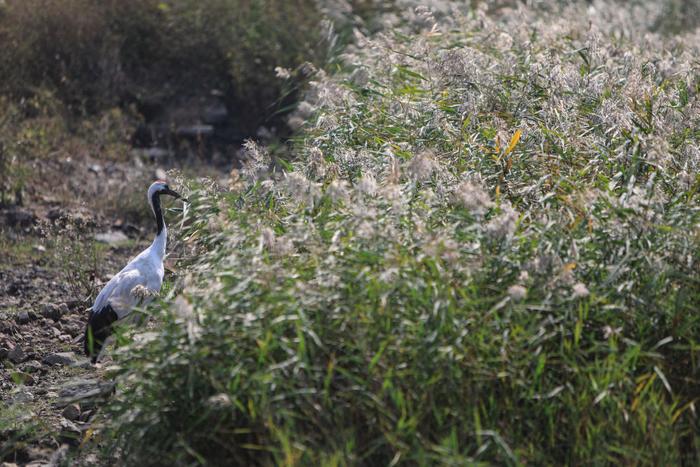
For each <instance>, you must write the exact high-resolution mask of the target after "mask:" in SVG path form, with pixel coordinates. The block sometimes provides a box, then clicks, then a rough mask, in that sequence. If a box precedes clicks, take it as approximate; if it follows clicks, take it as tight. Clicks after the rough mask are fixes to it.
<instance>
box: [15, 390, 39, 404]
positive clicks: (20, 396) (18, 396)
mask: <svg viewBox="0 0 700 467" xmlns="http://www.w3.org/2000/svg"><path fill="white" fill-rule="evenodd" d="M12 402H14V403H16V404H26V403H27V402H34V394H32V393H31V392H29V391H18V392H16V393H15V394H14V395H13V396H12Z"/></svg>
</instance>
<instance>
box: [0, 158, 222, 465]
mask: <svg viewBox="0 0 700 467" xmlns="http://www.w3.org/2000/svg"><path fill="white" fill-rule="evenodd" d="M134 157H135V158H138V160H132V161H124V162H120V163H117V162H114V163H109V164H106V165H105V164H101V163H100V162H99V161H96V160H90V159H89V158H83V159H81V160H80V161H78V160H73V161H61V163H60V164H57V165H56V167H53V168H49V169H46V168H44V170H46V176H47V177H53V178H51V180H56V181H57V185H60V189H56V190H52V189H50V188H49V189H46V188H42V189H40V190H34V192H33V193H32V194H31V195H30V196H26V197H25V199H24V201H23V203H22V204H23V205H22V206H11V207H3V208H0V410H1V411H2V413H1V414H0V464H1V465H8V464H9V465H12V464H17V465H47V464H48V465H61V464H70V465H76V464H84V465H94V464H95V462H97V456H96V454H95V449H97V447H96V446H95V445H94V444H95V443H87V442H86V441H87V440H88V439H89V438H90V437H91V435H92V430H91V426H92V423H93V421H94V419H95V415H96V414H97V413H98V412H99V410H100V405H101V404H102V403H103V401H104V400H105V399H106V398H108V397H110V394H111V391H112V385H111V382H110V381H109V378H107V377H106V376H105V375H104V369H105V367H106V366H108V365H109V361H110V359H109V356H106V357H105V358H104V359H103V361H102V362H101V363H98V364H97V365H92V364H90V363H89V361H88V360H87V359H86V358H85V356H84V355H83V353H82V346H83V344H82V336H83V332H84V326H85V322H86V320H87V314H88V308H89V307H90V305H91V303H92V300H93V299H94V297H95V296H96V294H97V293H98V292H99V290H100V288H101V286H102V285H103V284H104V283H106V282H107V281H108V280H109V278H110V277H111V276H112V275H113V274H114V273H116V272H118V271H119V270H120V269H121V268H122V267H123V266H124V265H125V264H126V263H127V262H128V261H129V259H130V258H132V257H133V256H135V255H136V254H138V252H139V251H141V250H142V249H143V248H145V247H146V246H148V244H149V243H150V241H151V239H152V234H153V230H154V227H153V225H152V222H153V221H152V219H151V218H150V211H149V209H148V207H147V204H146V199H145V192H146V190H147V188H148V183H149V182H150V180H152V179H154V178H156V177H162V176H163V172H164V170H165V169H168V168H169V167H168V166H163V165H156V164H154V163H152V161H151V162H149V161H148V160H142V159H143V158H142V157H141V156H138V155H136V156H134ZM186 170H189V171H190V172H194V173H202V172H206V173H207V174H208V175H210V176H212V175H213V176H216V175H217V174H218V175H220V176H221V177H223V176H225V174H226V172H227V167H226V165H225V164H220V165H219V167H218V168H216V167H214V168H212V166H211V165H208V166H207V167H206V169H204V170H202V169H201V168H192V167H189V168H188V169H186ZM48 186H50V184H48ZM120 206H125V207H124V209H121V210H120ZM166 208H167V205H166ZM176 215H177V213H175V212H170V213H167V212H166V222H168V221H170V222H173V221H174V219H175V218H176ZM169 240H170V242H169V243H170V244H169V248H168V249H169V251H170V250H171V246H172V245H173V242H177V239H173V238H172V234H171V238H170V239H169ZM173 269H174V260H173V259H170V260H166V277H165V281H168V280H172V276H173ZM169 276H170V277H169ZM3 462H5V463H8V464H2V463H3Z"/></svg>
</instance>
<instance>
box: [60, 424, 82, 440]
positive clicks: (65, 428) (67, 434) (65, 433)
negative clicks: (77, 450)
mask: <svg viewBox="0 0 700 467" xmlns="http://www.w3.org/2000/svg"><path fill="white" fill-rule="evenodd" d="M59 426H60V428H61V432H60V434H59V435H58V437H59V440H60V441H61V442H64V443H68V444H70V445H73V446H77V445H78V444H79V443H80V439H81V438H82V434H83V432H82V430H81V429H80V427H79V426H78V425H76V424H75V423H73V422H71V421H70V420H66V419H65V418H64V419H61V421H60V423H59Z"/></svg>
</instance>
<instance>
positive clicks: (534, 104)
mask: <svg viewBox="0 0 700 467" xmlns="http://www.w3.org/2000/svg"><path fill="white" fill-rule="evenodd" d="M586 11H587V10H585V9H582V8H581V7H571V9H569V10H566V11H565V12H564V13H563V14H562V16H561V17H552V16H547V15H545V14H541V13H540V12H539V11H530V10H527V9H524V10H523V11H521V12H519V14H518V15H516V16H508V15H505V16H504V17H503V18H500V19H499V20H498V21H496V20H494V19H492V18H489V17H487V16H484V15H481V14H474V15H472V16H468V17H463V18H456V19H453V20H444V21H445V22H443V23H438V24H436V23H435V22H434V21H435V19H434V18H433V17H431V16H430V15H428V14H423V15H422V16H421V17H419V18H412V17H410V16H409V17H407V18H405V20H406V22H407V26H406V28H405V29H400V30H397V31H396V32H395V34H384V35H381V36H378V37H376V38H374V39H369V40H367V41H366V42H365V43H363V44H361V45H362V47H359V46H358V47H356V48H355V49H354V52H348V54H347V56H346V57H345V59H346V61H347V63H348V64H350V65H348V68H349V70H348V73H347V74H341V75H340V76H338V77H328V76H325V75H324V74H323V73H321V74H319V75H318V76H317V79H316V80H315V85H314V86H313V87H312V89H311V90H310V92H309V94H308V96H307V97H306V100H305V105H304V106H301V105H300V109H299V110H301V108H302V107H303V108H305V109H306V111H305V112H306V113H307V114H310V115H307V117H306V120H305V122H304V123H303V125H304V126H303V128H304V130H303V132H302V133H301V135H300V137H299V138H298V140H297V141H296V144H295V147H294V151H295V154H296V155H297V158H296V160H295V161H294V162H293V163H280V164H279V165H283V166H284V167H285V173H279V172H276V171H274V170H272V171H268V170H267V169H268V168H269V167H270V166H271V161H270V160H269V155H268V154H267V153H266V151H265V150H264V149H262V148H260V147H258V146H256V145H255V144H252V143H249V144H248V145H247V147H246V162H245V164H244V167H243V169H242V171H241V174H240V175H241V178H238V174H237V173H234V174H232V177H231V180H230V187H229V189H228V190H226V189H223V188H221V187H217V186H214V185H213V184H210V185H202V184H199V185H197V184H194V183H191V182H190V183H189V190H188V191H189V193H188V197H189V199H190V201H191V205H189V206H188V208H187V209H186V210H185V211H184V212H183V217H184V219H183V221H182V223H181V226H182V228H181V229H180V231H179V232H176V233H174V235H176V236H179V237H181V238H184V239H185V241H186V243H187V244H189V246H190V249H191V254H190V257H191V258H192V259H190V260H189V263H188V264H187V266H188V270H189V273H188V277H187V278H186V280H185V286H184V287H183V288H182V289H179V288H175V289H172V291H171V292H170V296H169V297H165V300H164V302H163V303H161V304H160V305H159V306H157V307H156V308H155V310H154V313H156V315H157V317H158V319H159V322H160V325H161V326H160V328H159V329H158V331H157V332H149V333H141V334H138V333H137V334H136V336H135V337H134V339H133V342H132V343H131V344H130V345H128V346H126V347H122V348H121V349H120V352H119V354H118V355H117V362H118V363H119V365H120V367H119V368H118V370H117V375H118V381H119V386H118V392H117V395H116V396H115V398H114V399H113V400H112V401H111V404H110V406H109V407H108V410H107V414H106V416H105V417H104V420H103V427H102V432H103V436H102V438H101V442H104V443H105V446H106V452H114V450H115V449H117V448H118V449H119V452H120V455H122V456H124V457H123V458H125V459H129V461H130V462H133V463H152V462H153V459H158V461H157V463H162V464H168V465H170V464H175V465H183V464H191V463H194V464H205V463H211V464H215V465H216V464H224V463H228V464H241V465H247V464H287V465H317V464H320V465H347V464H353V465H354V464H361V465H388V464H392V465H393V464H396V463H407V464H423V465H432V464H438V463H442V464H455V465H465V464H478V463H487V464H496V465H518V464H533V465H579V464H594V465H599V464H623V465H625V464H635V465H678V464H681V463H688V464H694V463H697V460H698V457H699V450H700V444H699V443H700V436H699V434H698V433H699V432H698V429H697V427H698V420H697V415H696V407H695V405H696V403H697V398H698V394H700V389H699V388H700V368H699V367H698V356H699V355H698V349H700V347H699V345H698V344H699V343H698V336H700V316H699V315H698V314H697V312H696V309H697V304H698V303H700V283H699V282H698V279H697V268H698V263H699V262H700V253H699V252H700V232H699V231H698V225H700V207H699V206H700V203H699V202H698V201H700V192H699V188H700V185H698V183H700V180H699V179H698V178H697V175H696V173H697V171H696V169H697V167H698V164H700V158H699V157H700V156H699V155H700V152H698V150H697V147H698V146H697V145H698V143H699V142H698V140H697V138H696V134H695V132H694V131H693V128H694V127H695V126H696V123H697V116H698V115H699V114H698V108H699V107H700V92H699V91H700V88H699V87H698V81H697V78H696V77H697V72H698V70H697V63H696V62H695V61H694V58H693V57H695V55H696V53H697V50H696V48H695V47H693V46H688V48H687V49H683V48H678V49H674V50H675V52H676V54H675V55H673V56H672V58H671V56H670V55H668V54H667V53H666V51H667V50H668V49H667V48H668V47H675V45H674V44H676V45H677V42H672V43H670V45H669V43H667V42H665V41H664V40H663V39H662V38H660V37H654V40H656V41H657V42H652V43H648V42H645V41H647V40H649V38H648V37H646V38H645V36H643V35H640V37H638V36H635V35H632V36H630V37H628V38H626V39H625V40H624V41H623V40H622V39H620V37H619V36H618V35H616V31H618V29H617V28H619V27H622V26H620V25H619V24H617V23H615V24H610V25H608V24H607V23H603V22H593V21H594V19H595V18H590V17H587V16H586V13H585V12H586ZM606 17H607V16H606ZM413 20H415V21H413ZM625 20H626V17H625V18H622V19H621V20H620V21H625ZM412 21H413V22H412ZM409 23H410V24H409ZM592 25H594V26H595V32H594V33H593V32H591V33H590V35H588V32H589V31H591V30H592V28H593V26H592ZM362 40H364V39H362ZM623 51H629V53H623ZM657 56H661V57H666V58H665V59H663V60H662V59H659V60H656V61H654V59H655V58H658V57H657ZM651 63H654V66H651V65H650V64H651ZM311 108H312V109H314V112H308V109H311ZM300 115H301V114H300ZM299 118H301V117H299Z"/></svg>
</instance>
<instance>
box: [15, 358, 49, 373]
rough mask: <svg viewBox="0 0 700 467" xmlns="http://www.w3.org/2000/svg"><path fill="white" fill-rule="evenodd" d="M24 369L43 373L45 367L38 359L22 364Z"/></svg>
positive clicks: (29, 371)
mask: <svg viewBox="0 0 700 467" xmlns="http://www.w3.org/2000/svg"><path fill="white" fill-rule="evenodd" d="M21 369H22V371H25V372H27V373H43V370H44V368H43V367H42V366H41V363H39V362H37V361H36V360H30V361H28V362H26V363H24V364H23V365H22V366H21Z"/></svg>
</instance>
